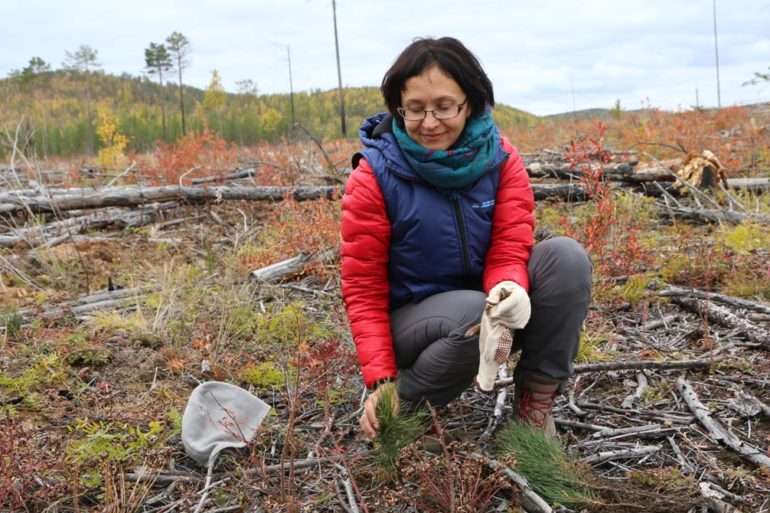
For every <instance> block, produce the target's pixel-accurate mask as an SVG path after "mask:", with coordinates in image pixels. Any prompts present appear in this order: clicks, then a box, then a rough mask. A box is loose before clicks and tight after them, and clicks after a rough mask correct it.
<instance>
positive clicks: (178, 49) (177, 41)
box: [166, 32, 190, 135]
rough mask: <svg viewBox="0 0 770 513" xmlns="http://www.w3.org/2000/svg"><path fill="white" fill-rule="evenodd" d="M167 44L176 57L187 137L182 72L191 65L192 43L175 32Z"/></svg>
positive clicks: (184, 131) (180, 107)
mask: <svg viewBox="0 0 770 513" xmlns="http://www.w3.org/2000/svg"><path fill="white" fill-rule="evenodd" d="M166 44H167V45H168V49H169V50H170V51H171V53H172V54H173V55H174V60H175V61H176V69H177V72H178V74H179V110H180V111H181V113H182V135H185V134H186V133H187V132H186V129H185V119H184V84H183V83H182V70H184V69H185V68H186V67H187V66H189V65H190V62H189V61H188V60H187V56H188V55H189V53H190V41H188V39H187V38H186V37H185V36H184V34H182V33H181V32H173V33H172V34H171V35H170V36H168V37H167V38H166Z"/></svg>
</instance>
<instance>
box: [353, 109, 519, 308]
mask: <svg viewBox="0 0 770 513" xmlns="http://www.w3.org/2000/svg"><path fill="white" fill-rule="evenodd" d="M391 122H392V117H391V116H390V115H388V114H378V115H376V116H374V117H372V118H370V119H368V120H367V121H366V122H365V123H364V125H363V126H362V127H361V130H360V132H359V135H360V137H361V141H362V143H363V144H364V147H365V149H364V150H363V151H362V152H360V153H358V154H356V155H355V156H354V157H353V165H354V167H355V166H356V165H357V164H358V159H360V158H361V157H364V158H366V161H367V162H368V163H369V165H370V166H371V167H372V169H373V170H374V174H375V177H376V179H377V182H378V184H379V186H380V189H381V191H382V195H383V198H384V200H385V204H386V208H387V214H388V218H389V220H390V226H391V240H390V255H389V256H390V259H389V264H388V273H389V277H388V278H389V282H390V308H391V309H396V308H398V307H400V306H403V305H405V304H407V303H416V302H419V301H421V300H423V299H425V298H426V297H428V296H431V295H433V294H437V293H439V292H445V291H449V290H457V289H475V290H482V276H483V271H484V259H485V257H486V253H487V249H488V248H489V242H490V238H491V233H492V215H493V213H494V205H495V196H496V194H497V188H498V185H499V182H500V164H502V163H503V162H504V161H505V160H506V159H507V158H508V154H507V153H506V152H505V151H504V150H503V148H502V146H501V147H500V149H499V150H498V152H497V154H496V155H495V158H494V159H493V161H492V162H491V163H490V165H489V170H488V171H487V172H486V173H485V174H484V175H482V176H481V178H479V179H478V180H477V181H476V182H474V183H473V184H471V185H469V186H467V187H465V188H463V189H457V190H445V189H438V188H436V187H434V186H433V185H431V184H429V183H428V182H426V181H425V180H423V179H422V178H421V177H420V176H419V175H418V174H417V173H415V172H414V170H413V169H412V168H411V167H410V166H409V164H407V162H406V160H405V159H404V156H403V154H402V153H401V149H400V148H399V146H398V143H397V142H396V139H395V137H394V135H393V134H392V133H391Z"/></svg>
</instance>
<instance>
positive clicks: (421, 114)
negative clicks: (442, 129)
mask: <svg viewBox="0 0 770 513" xmlns="http://www.w3.org/2000/svg"><path fill="white" fill-rule="evenodd" d="M466 103H468V98H466V99H465V101H463V102H462V103H456V104H455V103H453V104H451V105H446V106H443V107H438V108H437V109H432V110H425V109H418V108H414V107H408V108H406V109H405V108H403V107H399V108H397V109H396V112H398V113H399V114H400V115H401V117H402V118H404V120H405V121H422V120H423V119H425V118H426V117H427V116H428V112H430V113H431V114H433V117H434V118H436V119H438V120H440V121H443V120H445V119H452V118H456V117H457V116H459V115H460V112H462V110H463V107H465V104H466Z"/></svg>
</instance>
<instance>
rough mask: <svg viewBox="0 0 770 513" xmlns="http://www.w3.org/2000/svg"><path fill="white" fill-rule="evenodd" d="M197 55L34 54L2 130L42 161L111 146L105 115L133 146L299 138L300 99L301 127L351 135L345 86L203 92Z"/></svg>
mask: <svg viewBox="0 0 770 513" xmlns="http://www.w3.org/2000/svg"><path fill="white" fill-rule="evenodd" d="M190 52H191V46H190V42H189V40H188V39H187V38H186V37H185V36H184V35H183V34H181V33H179V32H174V33H172V34H171V35H170V36H168V37H167V38H166V40H165V41H164V42H162V43H158V42H150V43H149V45H148V46H147V48H145V50H144V61H145V69H144V71H145V72H146V74H145V75H141V76H132V75H130V74H128V73H123V74H121V75H119V76H116V75H111V74H107V73H105V72H104V71H103V70H102V68H101V64H100V62H99V58H98V51H97V50H96V49H93V48H91V47H89V46H87V45H81V46H80V47H79V48H78V49H77V50H75V51H73V52H66V54H65V55H66V58H65V61H64V63H63V64H62V68H61V69H58V70H52V68H51V65H50V64H49V63H47V62H45V61H44V60H43V59H41V58H40V57H37V56H35V57H32V58H31V59H30V60H29V63H28V65H27V66H25V67H24V68H22V69H20V70H14V71H12V72H11V73H10V74H9V76H8V77H7V78H5V79H0V128H2V129H3V130H4V131H5V132H6V133H7V134H11V135H14V138H17V139H18V146H19V147H20V149H23V150H24V151H25V153H26V154H28V155H33V156H38V157H49V156H54V155H61V156H71V155H93V154H95V153H96V152H97V151H99V149H100V146H101V145H103V142H102V141H101V140H100V138H99V137H97V132H98V129H99V127H98V123H99V119H101V118H103V117H104V116H105V115H107V116H109V117H110V118H111V119H114V124H115V127H114V129H115V131H116V133H120V134H122V135H123V136H125V138H126V140H127V143H126V149H127V151H129V152H131V151H135V152H147V151H152V150H154V149H155V148H156V147H157V145H158V143H159V142H164V143H172V142H174V141H176V140H177V139H179V138H180V137H183V136H184V135H185V134H186V133H188V132H194V133H200V132H203V131H206V130H208V131H213V132H216V133H217V134H219V135H220V136H221V137H223V138H225V139H226V140H228V141H231V142H233V143H236V144H240V145H252V144H256V143H259V142H262V141H271V142H274V141H277V140H280V139H282V138H286V137H291V136H292V134H293V133H294V132H295V129H296V127H293V126H292V121H291V120H292V114H291V111H292V104H293V110H294V115H293V119H294V120H295V122H296V123H297V124H299V125H302V127H304V128H305V129H307V130H309V131H310V132H311V133H313V134H315V135H316V136H318V137H320V138H322V139H324V140H329V139H335V138H339V137H342V133H341V128H340V125H339V105H338V92H337V91H336V90H330V91H321V90H311V91H305V92H299V93H296V92H295V93H294V94H293V99H291V98H290V95H288V94H259V91H258V88H257V84H256V82H255V81H254V80H253V79H244V80H240V81H238V82H237V86H238V91H237V92H236V93H228V92H227V91H225V89H224V87H223V86H222V77H221V76H220V74H219V72H218V71H216V70H214V71H213V72H212V76H211V81H210V83H209V85H208V87H207V88H206V89H205V90H201V89H198V88H195V87H191V86H188V85H186V84H184V71H185V70H186V69H187V68H188V67H189V65H190V59H189V57H190ZM345 110H346V115H347V118H348V120H349V123H350V126H353V127H357V126H359V125H360V123H361V122H362V121H363V119H364V118H365V117H367V116H369V115H372V114H373V113H376V112H380V111H382V110H384V105H383V102H382V98H381V96H380V93H379V90H378V89H377V88H375V87H361V88H346V89H345ZM97 111H98V113H99V114H100V116H97V115H96V114H97ZM495 116H496V118H497V121H498V123H499V124H500V125H501V127H502V128H505V127H507V126H514V125H521V124H531V123H534V122H535V120H536V117H535V116H532V115H530V114H527V113H525V112H523V111H519V110H517V109H513V108H511V107H507V106H504V105H499V106H498V107H497V108H496V109H495ZM17 128H18V130H17ZM348 132H350V131H348ZM17 133H18V137H16V135H15V134H17ZM347 135H348V136H355V133H352V134H351V133H348V134H347ZM3 139H6V140H5V141H2V142H3V144H2V145H0V156H5V155H7V154H8V152H9V150H10V143H9V141H8V140H7V139H8V137H4V138H3Z"/></svg>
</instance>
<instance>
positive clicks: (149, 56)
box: [144, 43, 174, 141]
mask: <svg viewBox="0 0 770 513" xmlns="http://www.w3.org/2000/svg"><path fill="white" fill-rule="evenodd" d="M144 62H145V68H146V69H147V72H148V73H149V74H151V75H158V84H159V85H160V90H161V92H160V95H161V96H160V115H161V126H162V127H163V129H162V130H163V140H164V141H165V140H166V102H165V101H164V99H163V72H164V71H170V70H172V69H173V68H174V64H173V62H172V61H171V54H170V53H168V50H167V49H166V47H165V46H164V45H163V44H156V43H150V46H149V47H147V48H145V50H144Z"/></svg>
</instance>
